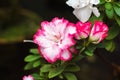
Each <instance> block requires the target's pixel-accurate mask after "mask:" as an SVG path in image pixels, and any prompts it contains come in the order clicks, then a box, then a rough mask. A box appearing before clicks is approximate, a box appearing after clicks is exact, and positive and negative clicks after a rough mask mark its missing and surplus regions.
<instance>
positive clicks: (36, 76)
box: [32, 73, 40, 80]
mask: <svg viewBox="0 0 120 80" xmlns="http://www.w3.org/2000/svg"><path fill="white" fill-rule="evenodd" d="M32 76H33V77H34V79H35V80H39V79H40V75H39V74H37V73H34V74H32Z"/></svg>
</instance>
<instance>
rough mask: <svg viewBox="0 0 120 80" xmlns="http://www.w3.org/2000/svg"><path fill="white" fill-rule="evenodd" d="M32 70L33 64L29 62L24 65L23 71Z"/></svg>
mask: <svg viewBox="0 0 120 80" xmlns="http://www.w3.org/2000/svg"><path fill="white" fill-rule="evenodd" d="M32 68H33V63H32V62H30V63H27V64H26V65H25V67H24V70H30V69H32Z"/></svg>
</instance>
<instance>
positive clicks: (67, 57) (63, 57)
mask: <svg viewBox="0 0 120 80" xmlns="http://www.w3.org/2000/svg"><path fill="white" fill-rule="evenodd" d="M71 58H72V54H71V53H70V51H69V50H68V49H65V50H63V51H62V53H61V56H60V59H61V60H64V61H67V60H70V59H71Z"/></svg>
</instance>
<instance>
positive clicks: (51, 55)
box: [39, 45, 61, 63]
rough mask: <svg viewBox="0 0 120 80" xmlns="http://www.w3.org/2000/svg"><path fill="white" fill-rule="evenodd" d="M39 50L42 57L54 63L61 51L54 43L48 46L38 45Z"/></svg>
mask: <svg viewBox="0 0 120 80" xmlns="http://www.w3.org/2000/svg"><path fill="white" fill-rule="evenodd" d="M39 50H40V52H41V54H42V55H43V57H44V58H45V59H46V60H47V61H48V62H50V63H54V62H55V61H56V60H57V59H58V58H59V57H60V53H61V49H60V48H59V47H58V46H55V45H54V46H52V47H49V48H42V47H39Z"/></svg>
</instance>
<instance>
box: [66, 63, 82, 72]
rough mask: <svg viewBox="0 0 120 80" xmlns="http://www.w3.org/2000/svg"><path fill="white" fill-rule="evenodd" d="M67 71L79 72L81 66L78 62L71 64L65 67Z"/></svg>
mask: <svg viewBox="0 0 120 80" xmlns="http://www.w3.org/2000/svg"><path fill="white" fill-rule="evenodd" d="M65 71H70V72H77V71H80V67H79V66H78V65H76V64H70V65H68V66H67V67H66V68H65Z"/></svg>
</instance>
